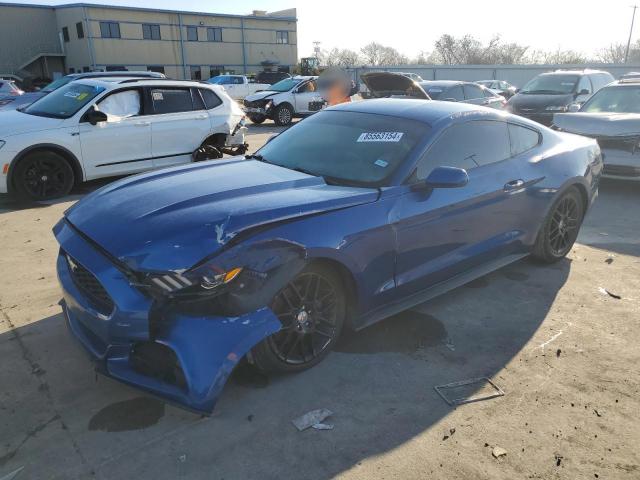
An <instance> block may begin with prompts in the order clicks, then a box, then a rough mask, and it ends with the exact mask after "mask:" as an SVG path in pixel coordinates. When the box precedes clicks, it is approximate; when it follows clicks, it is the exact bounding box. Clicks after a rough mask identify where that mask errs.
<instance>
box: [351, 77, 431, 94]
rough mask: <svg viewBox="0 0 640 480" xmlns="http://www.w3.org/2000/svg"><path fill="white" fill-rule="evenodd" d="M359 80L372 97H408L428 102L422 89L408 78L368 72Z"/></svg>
mask: <svg viewBox="0 0 640 480" xmlns="http://www.w3.org/2000/svg"><path fill="white" fill-rule="evenodd" d="M360 79H361V80H362V81H363V82H364V84H365V85H366V86H367V88H368V89H369V92H370V93H371V95H372V96H374V97H380V98H383V97H390V96H393V95H406V96H408V97H414V98H421V99H423V100H430V99H431V98H430V97H429V95H428V94H427V92H425V91H424V89H423V88H422V87H421V86H420V85H418V84H417V83H416V82H414V81H413V80H411V79H410V78H409V77H405V76H404V75H401V74H399V73H393V72H368V73H363V74H362V75H360Z"/></svg>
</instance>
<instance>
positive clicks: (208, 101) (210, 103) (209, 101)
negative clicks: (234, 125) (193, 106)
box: [199, 88, 222, 110]
mask: <svg viewBox="0 0 640 480" xmlns="http://www.w3.org/2000/svg"><path fill="white" fill-rule="evenodd" d="M199 90H200V93H201V94H202V98H203V99H204V104H205V106H206V107H207V110H211V109H212V108H216V107H217V106H218V105H222V100H220V97H218V96H217V95H216V94H215V93H214V92H212V91H211V90H208V89H206V88H200V89H199Z"/></svg>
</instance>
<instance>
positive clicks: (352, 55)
mask: <svg viewBox="0 0 640 480" xmlns="http://www.w3.org/2000/svg"><path fill="white" fill-rule="evenodd" d="M322 57H323V58H322V64H323V65H326V66H327V67H343V68H346V67H353V66H356V65H360V64H362V63H364V62H363V60H362V58H361V57H360V54H359V53H358V52H356V51H354V50H350V49H348V48H332V49H331V50H329V51H328V52H324V53H323V55H322Z"/></svg>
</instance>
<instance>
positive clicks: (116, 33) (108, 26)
mask: <svg viewBox="0 0 640 480" xmlns="http://www.w3.org/2000/svg"><path fill="white" fill-rule="evenodd" d="M100 36H101V37H102V38H120V24H119V23H118V22H100Z"/></svg>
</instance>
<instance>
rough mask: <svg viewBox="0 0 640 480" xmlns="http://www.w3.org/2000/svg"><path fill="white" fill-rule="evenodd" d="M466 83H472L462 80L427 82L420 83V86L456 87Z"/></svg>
mask: <svg viewBox="0 0 640 480" xmlns="http://www.w3.org/2000/svg"><path fill="white" fill-rule="evenodd" d="M465 83H472V82H463V81H462V80H425V81H423V82H418V84H419V85H422V86H426V87H452V86H454V85H464V84H465Z"/></svg>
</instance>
